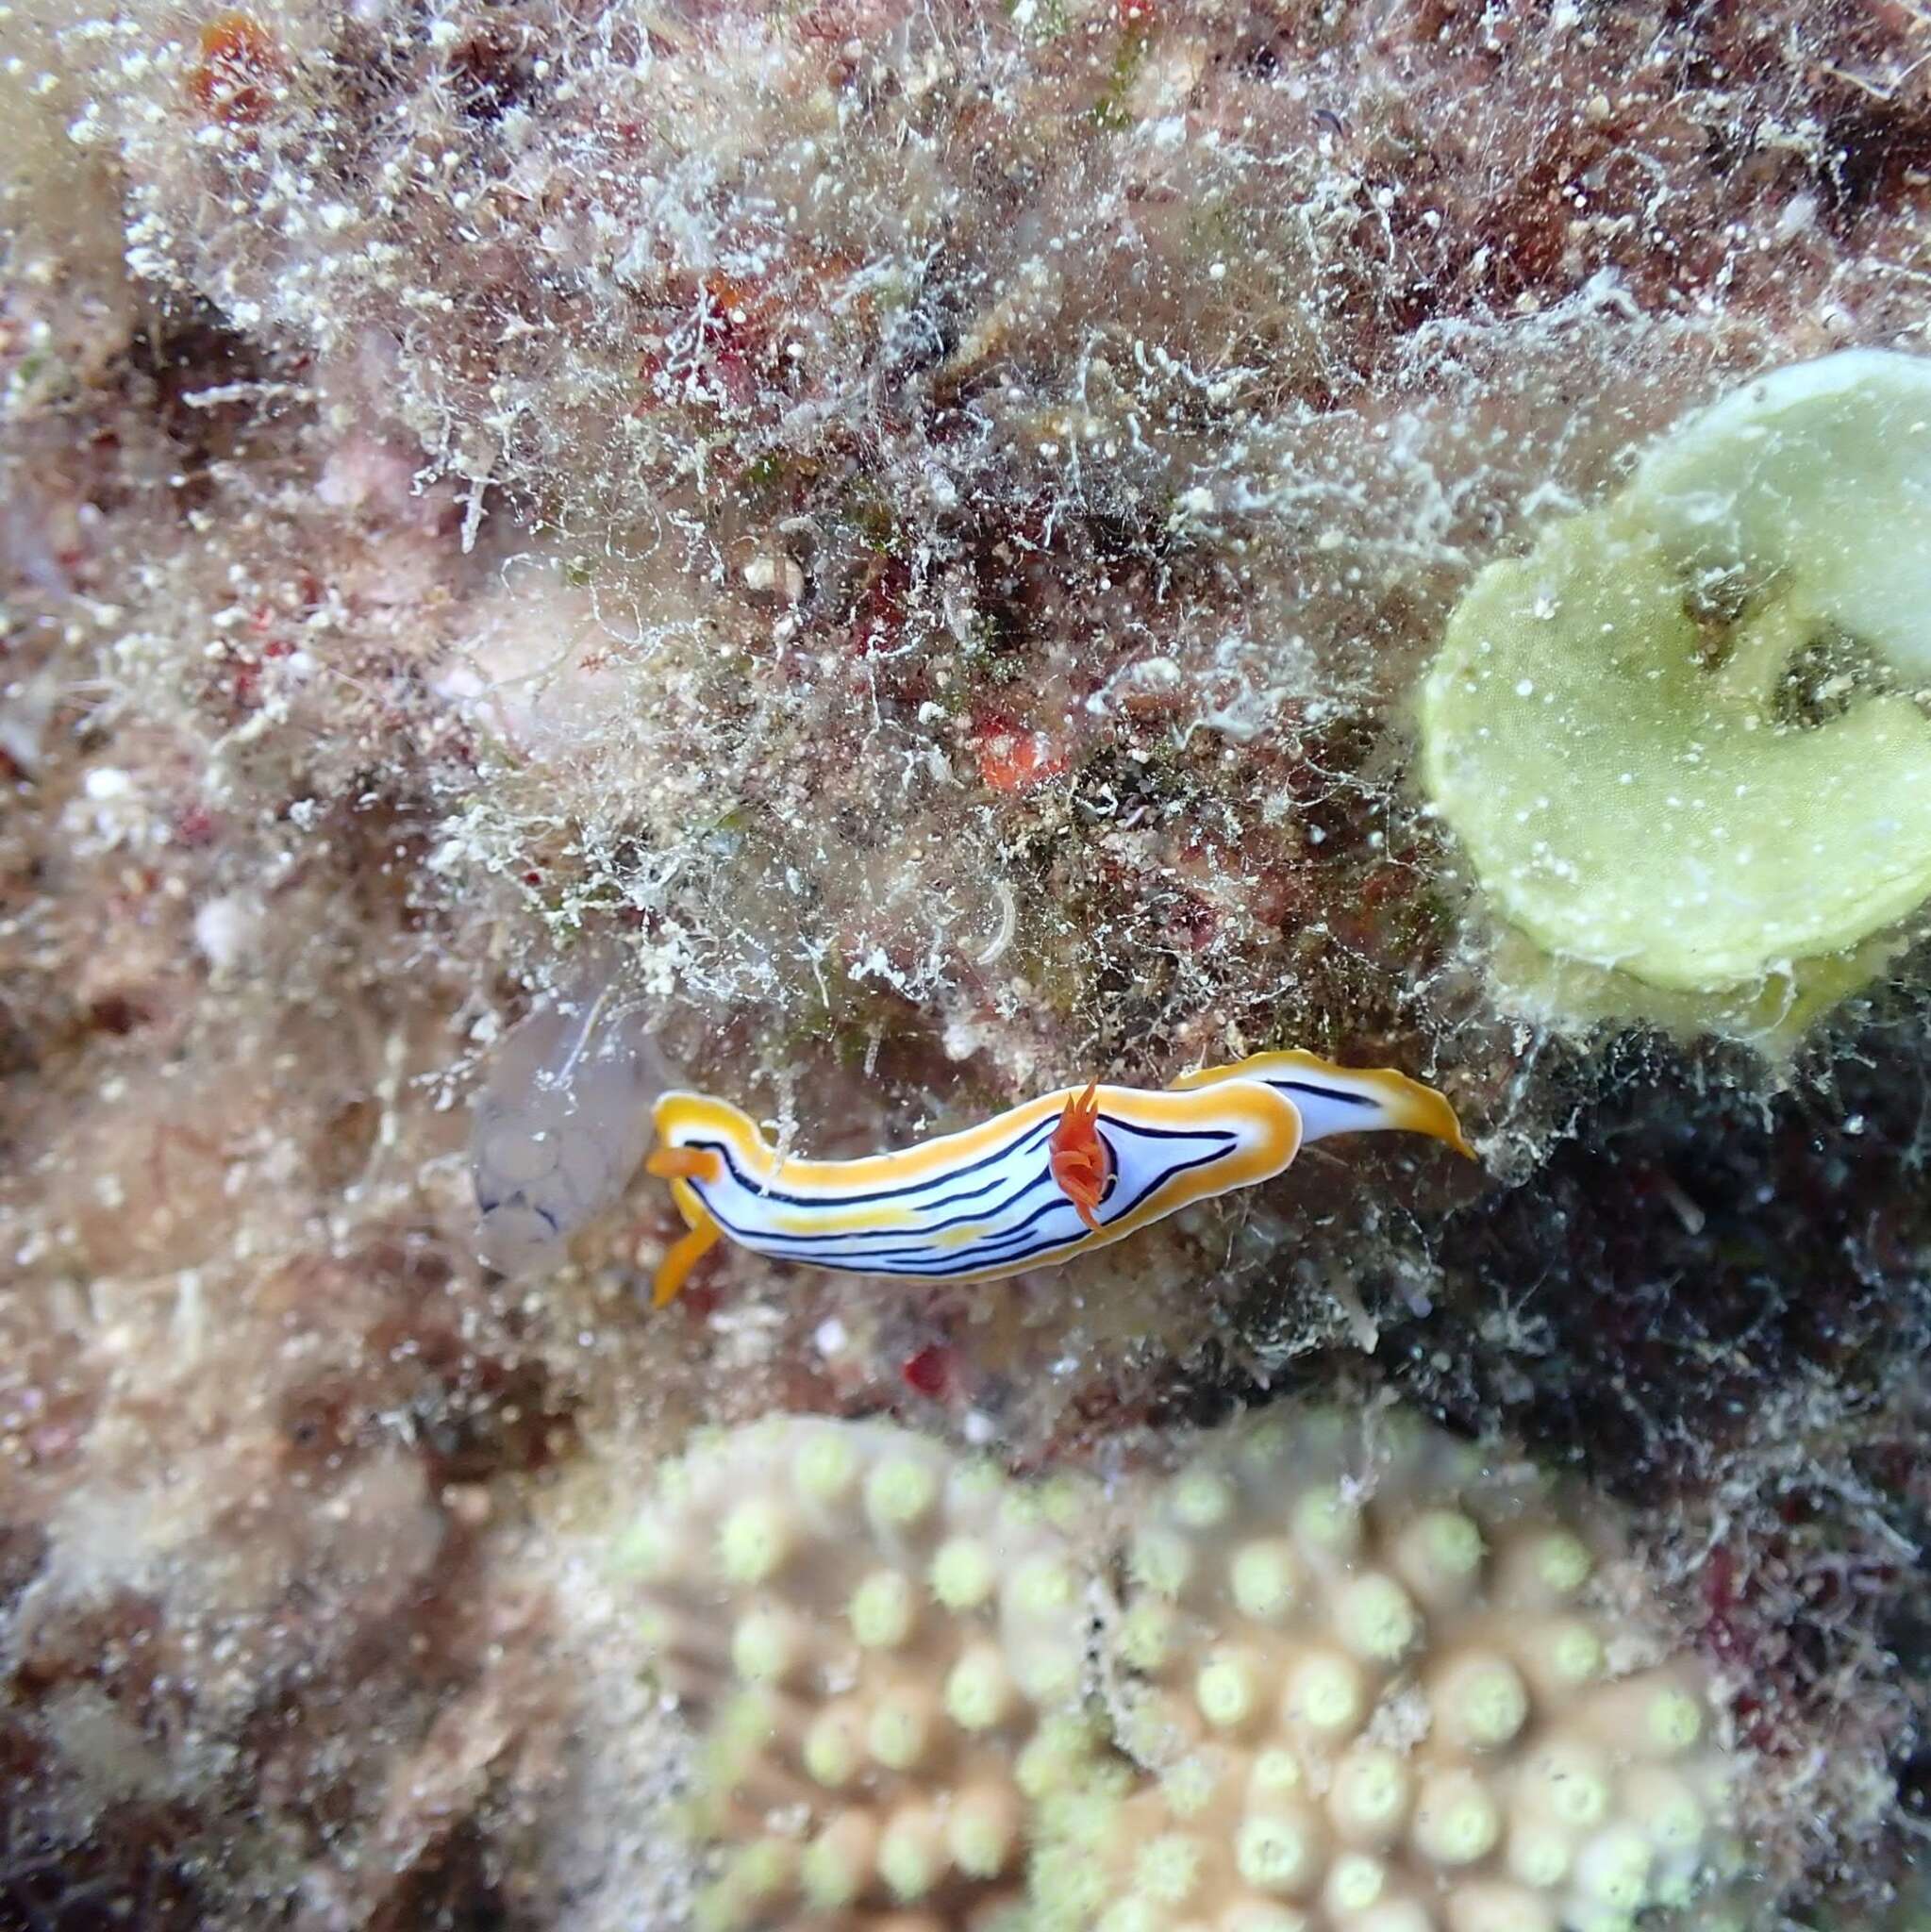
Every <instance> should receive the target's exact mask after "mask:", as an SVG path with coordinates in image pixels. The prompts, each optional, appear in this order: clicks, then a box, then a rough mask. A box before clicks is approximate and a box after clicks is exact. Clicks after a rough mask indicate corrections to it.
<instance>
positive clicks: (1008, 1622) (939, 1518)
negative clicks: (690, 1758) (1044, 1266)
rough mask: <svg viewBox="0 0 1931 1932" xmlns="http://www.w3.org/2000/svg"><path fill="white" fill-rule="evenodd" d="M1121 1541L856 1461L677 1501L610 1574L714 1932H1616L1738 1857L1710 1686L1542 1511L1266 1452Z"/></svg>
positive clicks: (1009, 1491)
mask: <svg viewBox="0 0 1931 1932" xmlns="http://www.w3.org/2000/svg"><path fill="white" fill-rule="evenodd" d="M1117 1501H1118V1503H1119V1506H1120V1507H1119V1522H1120V1523H1121V1524H1124V1531H1123V1533H1122V1536H1121V1539H1120V1541H1122V1542H1124V1566H1122V1565H1119V1564H1118V1563H1117V1562H1116V1561H1115V1560H1114V1559H1113V1555H1112V1552H1113V1545H1112V1544H1111V1543H1110V1542H1109V1541H1107V1539H1104V1538H1102V1539H1098V1540H1096V1541H1095V1544H1094V1546H1093V1547H1092V1548H1090V1549H1087V1548H1083V1547H1082V1546H1081V1545H1080V1544H1079V1543H1078V1541H1077V1540H1076V1539H1075V1537H1074V1534H1073V1532H1072V1530H1071V1528H1070V1525H1071V1524H1072V1523H1073V1521H1074V1517H1075V1516H1082V1517H1091V1516H1093V1515H1094V1513H1095V1512H1094V1511H1093V1509H1092V1508H1091V1507H1090V1504H1085V1505H1083V1504H1081V1503H1080V1502H1079V1501H1078V1500H1077V1499H1076V1498H1075V1496H1074V1492H1073V1491H1070V1490H1068V1489H1067V1488H1065V1487H1064V1486H1059V1487H1056V1488H1051V1489H1047V1490H1044V1491H1035V1490H1029V1489H1025V1488H1022V1487H1017V1486H1013V1485H1010V1484H1007V1483H1006V1482H1004V1481H1003V1480H1001V1479H1000V1478H998V1477H997V1476H996V1475H993V1474H988V1473H986V1472H984V1471H982V1470H980V1469H977V1468H974V1467H972V1466H960V1465H958V1464H956V1463H953V1462H952V1461H951V1460H950V1458H948V1457H946V1456H945V1455H944V1454H943V1452H942V1451H941V1450H939V1449H938V1448H937V1447H936V1446H935V1445H933V1444H931V1443H929V1442H924V1441H920V1440H919V1439H918V1438H916V1437H912V1436H909V1435H907V1434H904V1433H902V1432H900V1431H897V1430H894V1429H891V1428H890V1427H886V1426H883V1425H880V1424H840V1423H834V1422H827V1421H822V1420H796V1421H792V1420H783V1419H780V1420H776V1421H773V1422H770V1423H767V1424H760V1425H759V1426H757V1427H756V1428H754V1429H751V1430H747V1431H743V1432H741V1433H739V1434H737V1435H734V1436H726V1437H724V1438H721V1439H718V1440H717V1441H714V1442H712V1443H711V1444H709V1445H707V1446H705V1447H703V1448H700V1449H699V1450H698V1451H697V1452H696V1453H695V1454H694V1455H693V1456H692V1457H691V1458H689V1459H688V1460H687V1461H686V1462H685V1463H684V1464H682V1465H680V1466H678V1467H677V1468H676V1469H675V1470H674V1471H673V1473H672V1474H671V1475H670V1477H669V1479H668V1482H667V1485H666V1489H665V1492H664V1496H663V1499H662V1500H661V1501H660V1502H659V1503H658V1505H657V1506H655V1507H653V1508H652V1509H650V1510H649V1511H648V1512H647V1513H646V1515H645V1517H644V1519H643V1521H642V1522H641V1524H640V1526H639V1528H638V1530H637V1532H636V1534H635V1536H634V1537H633V1539H632V1541H631V1544H630V1547H629V1557H630V1569H631V1574H634V1575H640V1576H641V1578H642V1581H643V1590H644V1593H645V1596H646V1598H647V1600H648V1605H649V1607H648V1609H647V1611H646V1616H647V1619H648V1622H649V1626H650V1631H651V1635H652V1638H653V1641H654V1642H655V1644H656V1647H657V1649H658V1657H659V1668H660V1670H661V1671H662V1673H663V1674H664V1677H665V1680H666V1682H667V1683H668V1684H669V1685H670V1686H671V1688H673V1689H674V1690H675V1691H678V1692H679V1693H680V1694H681V1695H682V1696H683V1697H684V1699H685V1700H686V1702H687V1704H688V1705H689V1706H690V1707H692V1708H693V1710H694V1711H695V1712H696V1713H697V1714H698V1715H700V1716H701V1717H702V1718H703V1719H704V1720H705V1722H706V1723H707V1748H706V1752H705V1755H704V1757H703V1760H702V1765H701V1770H700V1774H699V1783H698V1789H697V1792H696V1802H695V1807H694V1814H695V1822H696V1824H697V1825H698V1828H699V1829H700V1831H701V1832H702V1833H703V1834H704V1835H705V1836H706V1837H707V1838H710V1839H712V1840H718V1841H720V1842H721V1843H723V1844H724V1846H726V1847H728V1850H727V1852H726V1855H725V1862H724V1870H723V1874H722V1876H721V1877H720V1879H719V1880H718V1882H717V1884H716V1885H715V1887H714V1888H713V1890H711V1892H710V1893H709V1894H708V1897H707V1902H706V1906H705V1908H704V1912H703V1915H702V1918H703V1923H704V1924H707V1926H711V1927H716V1928H727V1932H750V1928H752V1927H775V1926H779V1925H783V1926H796V1925H800V1924H808V1925H810V1926H813V1927H816V1928H820V1932H837V1928H860V1927H865V1928H872V1932H883V1928H885V1927H891V1928H893V1932H945V1928H949V1927H955V1926H970V1927H974V1928H979V1927H989V1926H993V1925H998V1926H1001V1927H1005V1928H1009V1932H1319V1928H1323V1927H1335V1928H1338V1932H1339V1928H1346V1932H1435V1928H1440V1927H1445V1928H1446V1932H1556V1928H1557V1927H1563V1928H1573V1932H1628V1928H1629V1926H1630V1925H1631V1924H1632V1923H1633V1920H1634V1918H1635V1915H1636V1914H1637V1913H1638V1912H1639V1911H1640V1910H1641V1909H1643V1908H1644V1907H1647V1906H1651V1905H1656V1904H1661V1905H1680V1904H1682V1903H1684V1902H1685V1901H1687V1900H1688V1899H1689V1898H1690V1895H1691V1893H1692V1891H1693V1890H1695V1888H1696V1887H1697V1886H1698V1884H1699V1883H1700V1882H1701V1881H1702V1880H1703V1878H1704V1877H1705V1876H1706V1874H1708V1872H1709V1871H1710V1870H1711V1868H1712V1866H1714V1865H1717V1864H1721V1863H1722V1862H1723V1861H1724V1860H1725V1859H1726V1858H1727V1857H1728V1856H1729V1853H1728V1851H1727V1847H1726V1834H1725V1825H1724V1819H1725V1816H1726V1813H1727V1810H1728V1777H1729V1765H1728V1760H1727V1759H1726V1757H1725V1756H1724V1754H1723V1751H1722V1750H1721V1749H1720V1748H1719V1746H1718V1745H1717V1743H1716V1741H1715V1738H1714V1731H1715V1728H1716V1718H1715V1712H1714V1710H1713V1708H1712V1707H1711V1704H1710V1701H1709V1697H1708V1693H1707V1690H1706V1686H1705V1684H1704V1682H1703V1680H1702V1678H1701V1676H1700V1674H1698V1672H1697V1671H1696V1670H1695V1669H1694V1668H1693V1667H1692V1666H1691V1665H1690V1664H1689V1663H1688V1662H1686V1661H1684V1660H1682V1659H1666V1658H1659V1655H1658V1653H1657V1651H1656V1646H1655V1644H1654V1643H1653V1642H1652V1641H1650V1640H1648V1639H1646V1637H1645V1636H1644V1634H1643V1632H1642V1630H1641V1629H1640V1623H1639V1617H1640V1599H1639V1597H1638V1595H1637V1594H1636V1593H1635V1591H1634V1588H1633V1583H1632V1580H1631V1579H1630V1577H1629V1576H1627V1575H1626V1574H1624V1575H1623V1577H1622V1578H1621V1582H1620V1587H1619V1589H1618V1590H1617V1591H1616V1592H1615V1593H1614V1601H1613V1604H1612V1602H1611V1594H1610V1592H1609V1591H1606V1590H1605V1589H1602V1588H1601V1587H1600V1574H1601V1573H1604V1572H1605V1571H1606V1570H1608V1569H1610V1568H1612V1567H1613V1565H1614V1550H1613V1544H1612V1542H1611V1541H1610V1540H1609V1538H1608V1537H1607V1535H1606V1532H1605V1531H1604V1530H1603V1529H1602V1528H1601V1526H1600V1525H1599V1524H1597V1523H1595V1522H1593V1521H1592V1520H1591V1519H1590V1513H1589V1512H1587V1511H1586V1512H1584V1514H1583V1516H1582V1517H1581V1518H1579V1519H1578V1518H1577V1517H1575V1516H1574V1515H1573V1513H1572V1512H1565V1511H1563V1510H1561V1509H1558V1508H1557V1507H1556V1505H1555V1503H1554V1501H1553V1500H1552V1497H1551V1495H1550V1492H1549V1491H1548V1489H1547V1486H1546V1485H1545V1484H1544V1483H1543V1482H1542V1481H1541V1480H1540V1478H1539V1477H1537V1476H1536V1475H1535V1474H1533V1473H1532V1472H1530V1471H1527V1470H1525V1469H1523V1468H1522V1467H1521V1466H1512V1467H1504V1468H1494V1467H1490V1466H1489V1465H1488V1464H1486V1463H1485V1462H1484V1460H1483V1458H1482V1457H1480V1456H1479V1455H1478V1454H1477V1453H1476V1452H1474V1451H1473V1450H1472V1449H1469V1448H1468V1447H1466V1446H1465V1445H1462V1444H1459V1443H1456V1442H1454V1441H1450V1440H1449V1439H1447V1438H1446V1437H1443V1436H1441V1435H1440V1434H1439V1433H1437V1432H1436V1431H1433V1430H1430V1429H1427V1428H1424V1427H1422V1426H1420V1425H1419V1424H1413V1423H1411V1422H1409V1421H1408V1420H1407V1419H1405V1418H1402V1417H1400V1416H1390V1415H1386V1414H1384V1415H1381V1416H1379V1417H1377V1418H1371V1419H1369V1420H1368V1421H1367V1422H1366V1424H1363V1423H1362V1422H1361V1421H1360V1420H1359V1419H1354V1420H1349V1419H1344V1418H1343V1417H1341V1416H1340V1415H1338V1414H1334V1413H1331V1412H1322V1413H1317V1414H1313V1415H1300V1416H1294V1417H1289V1416H1286V1415H1270V1416H1268V1417H1267V1418H1264V1419H1263V1420H1261V1421H1260V1422H1259V1423H1257V1424H1252V1425H1246V1426H1241V1427H1237V1428H1235V1429H1232V1430H1229V1431H1224V1432H1223V1433H1222V1434H1221V1436H1220V1437H1219V1438H1218V1439H1217V1440H1214V1441H1211V1442H1209V1444H1208V1445H1207V1447H1206V1448H1205V1449H1204V1450H1203V1452H1202V1453H1201V1454H1200V1455H1199V1456H1198V1457H1196V1459H1195V1460H1194V1461H1193V1462H1192V1463H1191V1464H1190V1466H1189V1467H1187V1468H1186V1469H1184V1470H1182V1471H1181V1472H1180V1473H1179V1474H1177V1475H1175V1476H1174V1477H1173V1478H1172V1479H1171V1480H1169V1481H1167V1482H1166V1483H1164V1484H1162V1485H1160V1486H1158V1487H1157V1489H1156V1490H1154V1491H1151V1492H1149V1491H1147V1490H1145V1489H1144V1488H1142V1487H1140V1486H1139V1485H1129V1486H1127V1488H1126V1490H1125V1491H1124V1493H1123V1494H1122V1495H1121V1496H1120V1497H1119V1498H1118V1499H1117ZM1120 1567H1124V1578H1125V1581H1124V1598H1123V1599H1122V1600H1119V1601H1114V1600H1113V1598H1112V1596H1111V1593H1110V1592H1109V1591H1108V1590H1107V1585H1106V1582H1105V1579H1106V1577H1107V1575H1108V1574H1111V1573H1112V1572H1113V1571H1114V1570H1115V1568H1120ZM1099 1606H1109V1607H1107V1609H1106V1610H1105V1614H1103V1615H1102V1616H1101V1617H1100V1618H1099V1620H1098V1622H1097V1624H1095V1623H1094V1611H1095V1607H1099ZM1633 1611H1634V1612H1635V1613H1637V1614H1635V1615H1633V1614H1632V1612H1633ZM1095 1631H1096V1632H1097V1640H1098V1641H1097V1643H1096V1646H1095V1648H1094V1655H1093V1657H1092V1659H1091V1661H1092V1664H1093V1669H1092V1671H1091V1673H1090V1676H1091V1680H1092V1681H1091V1685H1089V1683H1088V1677H1089V1672H1088V1670H1087V1664H1088V1660H1089V1659H1088V1652H1089V1641H1090V1637H1091V1636H1092V1635H1093V1633H1094V1632H1095ZM1095 1690H1096V1691H1098V1692H1099V1693H1101V1694H1097V1695H1090V1694H1089V1692H1090V1691H1095ZM1103 1711H1104V1715H1103V1714H1102V1712H1103Z"/></svg>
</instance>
